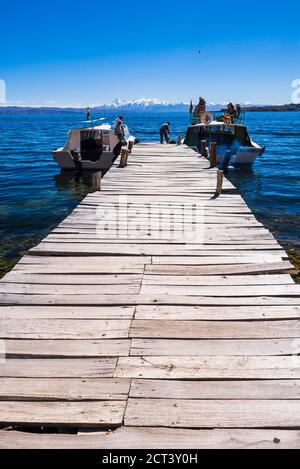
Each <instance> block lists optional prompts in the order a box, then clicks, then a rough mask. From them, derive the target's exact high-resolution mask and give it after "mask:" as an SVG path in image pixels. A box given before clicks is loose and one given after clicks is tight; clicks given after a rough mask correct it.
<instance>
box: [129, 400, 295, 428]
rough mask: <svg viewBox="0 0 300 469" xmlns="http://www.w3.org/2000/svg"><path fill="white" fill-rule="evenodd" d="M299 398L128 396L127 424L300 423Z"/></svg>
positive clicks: (261, 425) (257, 425) (216, 425)
mask: <svg viewBox="0 0 300 469" xmlns="http://www.w3.org/2000/svg"><path fill="white" fill-rule="evenodd" d="M299 424H300V402H299V400H284V401H281V400H273V401H269V400H265V401H262V400H256V401H253V400H251V401H247V400H242V401H239V400H233V401H231V400H226V401H224V400H205V401H204V400H184V399H182V400H174V399H133V398H130V399H129V400H128V404H127V408H126V413H125V425H127V426H131V425H132V426H139V425H141V426H147V425H148V426H158V427H179V428H180V427H185V428H272V427H276V428H286V427H294V428H295V427H299Z"/></svg>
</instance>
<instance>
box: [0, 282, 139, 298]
mask: <svg viewBox="0 0 300 469" xmlns="http://www.w3.org/2000/svg"><path fill="white" fill-rule="evenodd" d="M82 287H83V288H82ZM82 290H83V291H84V294H85V295H106V294H114V293H115V294H116V295H121V294H137V293H138V292H139V290H140V284H139V283H132V284H127V285H126V284H120V285H118V284H113V285H81V284H80V283H78V284H74V285H63V284H54V285H52V284H37V283H33V284H31V283H4V282H0V293H16V294H27V295H51V294H53V295H56V294H57V295H78V294H80V293H81V292H82Z"/></svg>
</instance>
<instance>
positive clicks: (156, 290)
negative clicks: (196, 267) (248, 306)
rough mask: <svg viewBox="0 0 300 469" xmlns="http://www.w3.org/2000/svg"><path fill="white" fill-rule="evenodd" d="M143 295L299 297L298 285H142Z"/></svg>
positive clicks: (299, 288)
mask: <svg viewBox="0 0 300 469" xmlns="http://www.w3.org/2000/svg"><path fill="white" fill-rule="evenodd" d="M141 294H143V295H155V294H158V295H195V296H214V297H218V296H223V297H226V296H229V297H230V296H233V297H236V296H247V297H249V296H289V297H290V296H300V285H277V286H276V288H274V285H247V286H243V285H235V286H231V285H229V286H227V285H216V286H215V285H212V286H208V285H163V284H161V285H149V284H147V285H144V284H142V287H141Z"/></svg>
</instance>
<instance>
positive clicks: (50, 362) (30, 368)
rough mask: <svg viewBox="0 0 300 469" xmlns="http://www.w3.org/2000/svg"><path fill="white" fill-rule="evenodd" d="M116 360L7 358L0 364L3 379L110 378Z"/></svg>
mask: <svg viewBox="0 0 300 469" xmlns="http://www.w3.org/2000/svg"><path fill="white" fill-rule="evenodd" d="M116 363H117V359H116V358H93V359H92V358H82V359H79V358H78V359H75V358H66V359H65V358H60V359H55V358H49V359H48V358H42V359H39V358H35V359H23V358H21V359H18V358H16V359H14V358H9V359H7V360H6V362H5V363H0V376H1V377H4V378H112V377H113V374H114V370H115V367H116Z"/></svg>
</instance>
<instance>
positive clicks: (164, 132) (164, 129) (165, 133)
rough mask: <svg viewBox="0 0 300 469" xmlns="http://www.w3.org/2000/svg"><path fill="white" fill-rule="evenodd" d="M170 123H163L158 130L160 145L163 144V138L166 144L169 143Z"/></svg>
mask: <svg viewBox="0 0 300 469" xmlns="http://www.w3.org/2000/svg"><path fill="white" fill-rule="evenodd" d="M170 125H171V124H170V122H165V123H164V124H163V125H162V126H161V128H160V130H159V133H160V143H164V138H165V140H166V142H167V143H169V142H170V133H171V131H170Z"/></svg>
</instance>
